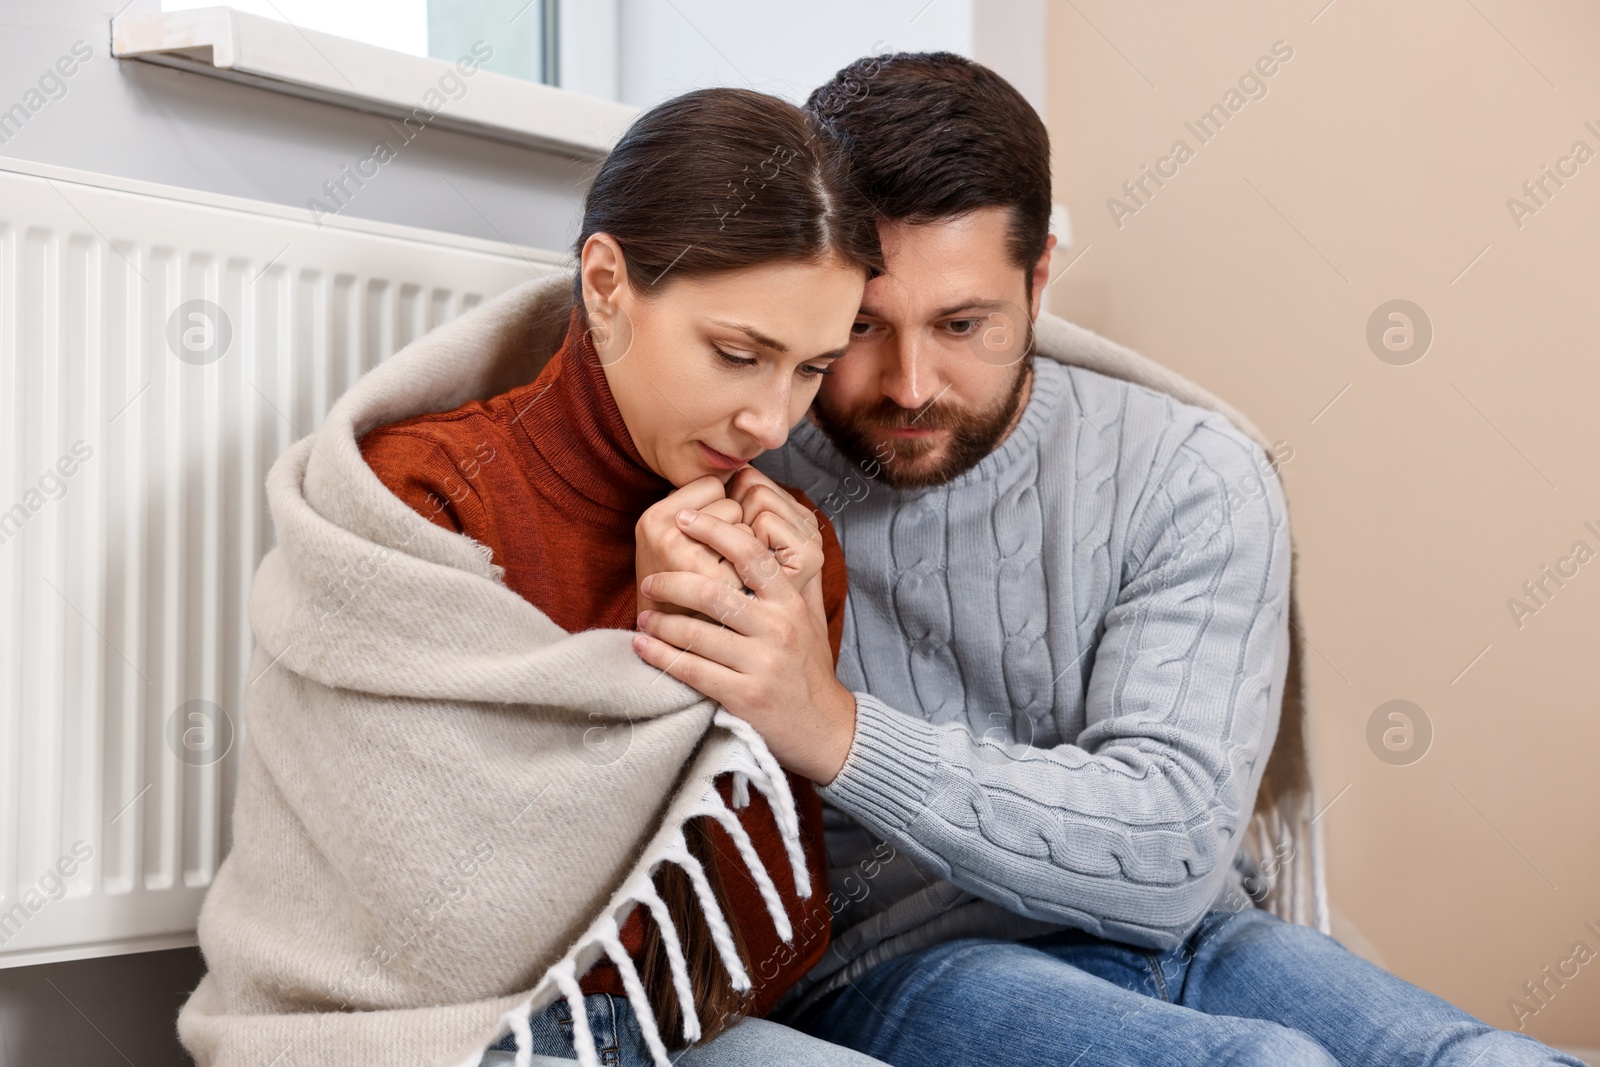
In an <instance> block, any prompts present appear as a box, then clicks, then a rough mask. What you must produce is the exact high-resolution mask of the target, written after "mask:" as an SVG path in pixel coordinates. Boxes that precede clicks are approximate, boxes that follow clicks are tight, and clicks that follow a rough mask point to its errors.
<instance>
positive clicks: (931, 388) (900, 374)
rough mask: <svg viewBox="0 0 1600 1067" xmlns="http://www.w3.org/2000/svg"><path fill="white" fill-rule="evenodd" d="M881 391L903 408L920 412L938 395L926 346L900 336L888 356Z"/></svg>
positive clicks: (915, 338)
mask: <svg viewBox="0 0 1600 1067" xmlns="http://www.w3.org/2000/svg"><path fill="white" fill-rule="evenodd" d="M886 355H887V357H888V358H887V359H886V360H885V361H884V366H883V370H882V373H881V375H880V377H879V381H878V390H879V392H881V393H882V394H883V395H884V396H886V397H888V398H889V399H890V400H893V401H894V402H895V403H896V404H899V405H900V406H901V407H903V408H920V407H921V406H922V405H923V404H926V403H927V402H928V401H929V400H931V399H932V398H933V396H934V394H935V392H937V391H938V388H939V383H938V382H936V381H935V380H934V379H935V377H936V375H935V372H934V366H933V359H932V353H930V352H929V351H928V348H927V343H926V342H925V341H924V340H923V339H921V338H919V337H915V336H907V335H905V334H901V335H900V336H898V337H897V338H895V341H894V344H893V345H892V347H891V350H890V351H889V352H888V353H886Z"/></svg>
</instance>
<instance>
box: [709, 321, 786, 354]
mask: <svg viewBox="0 0 1600 1067" xmlns="http://www.w3.org/2000/svg"><path fill="white" fill-rule="evenodd" d="M711 325H713V326H721V327H722V328H723V329H725V330H734V331H736V332H738V333H742V334H744V335H745V336H746V337H748V338H749V339H750V340H751V341H752V342H754V343H755V344H758V345H760V346H761V347H762V348H770V349H772V350H773V351H774V352H778V353H781V354H784V355H787V354H788V352H789V346H788V345H786V344H784V343H783V342H782V341H779V340H777V339H775V338H772V337H768V336H767V335H766V334H764V333H762V332H761V331H760V330H758V329H756V328H755V327H754V326H746V325H745V324H744V323H742V322H727V321H725V320H722V319H712V320H711Z"/></svg>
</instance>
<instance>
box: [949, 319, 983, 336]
mask: <svg viewBox="0 0 1600 1067" xmlns="http://www.w3.org/2000/svg"><path fill="white" fill-rule="evenodd" d="M981 325H983V323H982V322H981V321H979V320H978V319H952V320H951V321H949V322H947V323H945V327H946V328H947V329H949V331H950V332H951V333H953V334H955V335H956V336H957V337H966V336H967V335H969V334H971V333H973V332H974V331H975V330H977V328H978V327H979V326H981Z"/></svg>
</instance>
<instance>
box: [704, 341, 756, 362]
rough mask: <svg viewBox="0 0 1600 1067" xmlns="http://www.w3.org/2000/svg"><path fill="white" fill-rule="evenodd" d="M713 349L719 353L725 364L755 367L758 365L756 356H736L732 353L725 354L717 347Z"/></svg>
mask: <svg viewBox="0 0 1600 1067" xmlns="http://www.w3.org/2000/svg"><path fill="white" fill-rule="evenodd" d="M712 349H713V351H715V352H716V353H717V355H719V356H721V357H722V361H723V362H724V363H727V364H729V365H731V366H734V367H754V366H755V365H756V358H755V357H754V356H736V355H734V354H733V353H732V352H724V351H723V350H722V349H720V348H717V347H716V346H715V345H713V346H712Z"/></svg>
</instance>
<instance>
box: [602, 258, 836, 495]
mask: <svg viewBox="0 0 1600 1067" xmlns="http://www.w3.org/2000/svg"><path fill="white" fill-rule="evenodd" d="M582 274H583V295H584V304H585V307H586V310H587V312H588V315H589V324H590V330H591V336H592V338H593V339H594V342H595V349H596V351H597V352H598V353H599V355H600V362H601V364H602V365H603V367H604V369H605V375H606V381H607V382H608V383H609V385H610V386H611V393H612V396H614V397H615V398H616V402H617V409H618V411H620V412H621V413H622V419H623V421H624V422H625V423H626V424H627V427H628V433H629V435H630V436H631V437H632V438H633V443H634V446H635V447H636V448H638V450H639V454H640V455H641V456H643V457H644V461H645V463H647V464H648V465H649V466H650V469H651V470H653V471H655V472H656V473H657V474H659V475H661V476H662V477H663V478H665V479H667V480H668V481H669V482H671V483H672V484H673V485H678V486H681V485H687V484H688V483H689V482H692V481H694V480H695V479H696V478H702V477H704V476H705V475H707V474H715V475H717V476H719V477H720V478H722V480H723V481H727V480H728V479H729V478H731V477H732V476H733V472H734V471H735V470H737V469H739V468H740V467H742V466H744V465H745V464H746V463H748V462H749V461H750V460H752V459H754V458H755V457H756V456H758V455H760V454H761V453H762V452H766V451H769V450H771V449H774V448H778V447H780V446H781V445H782V444H783V443H784V441H785V440H786V439H787V438H788V436H789V429H790V428H791V427H792V426H794V425H795V423H797V422H799V421H800V419H801V418H802V417H804V415H805V412H806V409H807V408H808V407H810V406H811V400H812V398H813V397H814V396H816V393H817V388H818V386H819V385H820V384H821V381H822V376H823V375H824V374H826V373H827V371H828V367H829V366H830V364H832V362H833V361H834V360H835V359H836V358H838V357H840V356H842V355H843V354H844V352H845V349H846V348H847V347H848V345H849V343H850V330H851V326H852V325H853V324H854V322H855V318H856V311H857V310H858V309H859V308H860V306H861V293H862V289H863V288H864V287H865V285H866V275H865V272H863V271H862V269H861V268H860V267H855V266H851V265H849V264H846V263H844V262H842V261H839V260H834V259H829V260H826V261H824V262H821V263H800V262H791V261H778V262H773V263H765V264H762V265H760V266H755V267H748V268H744V269H740V270H736V271H728V272H725V273H719V274H712V275H703V276H699V277H684V278H678V279H675V280H669V281H668V283H667V284H665V285H664V286H662V288H661V289H659V290H658V291H657V292H655V293H653V294H651V295H650V296H648V297H643V296H640V295H639V293H638V291H637V289H636V288H635V287H633V286H631V285H630V284H628V280H627V265H626V263H625V262H624V261H623V259H622V255H621V250H620V249H619V248H618V247H617V245H616V242H615V241H613V240H612V239H611V238H610V237H609V236H608V235H605V234H597V235H595V236H593V237H591V238H590V239H589V241H588V242H587V243H586V244H585V246H584V250H583V267H582Z"/></svg>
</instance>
